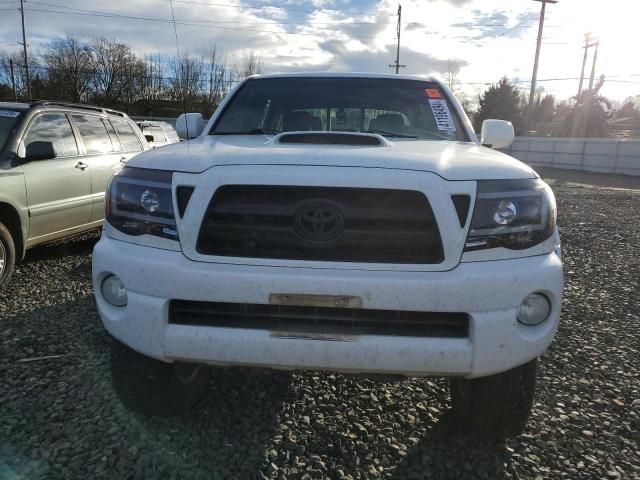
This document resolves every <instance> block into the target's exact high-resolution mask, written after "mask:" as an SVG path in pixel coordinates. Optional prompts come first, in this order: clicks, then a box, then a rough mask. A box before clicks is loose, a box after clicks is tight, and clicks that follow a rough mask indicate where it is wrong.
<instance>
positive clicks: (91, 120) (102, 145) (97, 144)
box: [72, 114, 113, 155]
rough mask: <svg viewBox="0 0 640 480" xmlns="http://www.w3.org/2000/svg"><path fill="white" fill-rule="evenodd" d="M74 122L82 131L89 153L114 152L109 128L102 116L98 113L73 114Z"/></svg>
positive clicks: (81, 134)
mask: <svg viewBox="0 0 640 480" xmlns="http://www.w3.org/2000/svg"><path fill="white" fill-rule="evenodd" d="M72 118H73V122H74V123H75V124H76V126H77V127H78V130H79V131H80V136H81V137H82V141H83V142H84V148H85V150H86V153H87V155H95V154H99V153H111V152H113V145H112V144H111V140H110V139H109V134H108V133H107V128H106V127H105V126H104V123H102V118H100V117H98V116H96V115H78V114H74V115H72Z"/></svg>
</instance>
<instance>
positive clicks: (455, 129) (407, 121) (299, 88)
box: [209, 77, 468, 140]
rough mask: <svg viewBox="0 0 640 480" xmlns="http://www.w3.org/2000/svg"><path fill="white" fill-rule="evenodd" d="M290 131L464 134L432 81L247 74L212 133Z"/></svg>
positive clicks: (440, 136)
mask: <svg viewBox="0 0 640 480" xmlns="http://www.w3.org/2000/svg"><path fill="white" fill-rule="evenodd" d="M292 131H340V132H369V133H379V134H382V135H384V136H388V137H395V138H416V139H421V140H468V138H467V136H466V134H465V133H464V131H463V129H462V126H461V123H460V121H459V119H458V118H457V116H456V114H455V113H454V108H453V107H452V105H451V104H450V103H449V101H448V100H447V99H446V98H445V96H444V93H443V92H442V91H441V90H440V89H439V87H438V86H437V85H436V84H434V83H431V82H425V81H419V80H400V79H387V78H335V77H328V78H317V77H316V78H308V77H307V78H265V79H255V80H249V81H248V82H247V83H246V84H245V85H244V86H243V87H242V88H241V89H240V90H239V91H238V92H237V93H236V94H235V95H234V97H233V98H232V99H231V101H230V103H229V104H228V105H227V107H226V108H225V110H224V111H223V113H222V116H221V117H220V119H219V120H218V121H217V122H216V124H215V125H214V126H213V128H212V129H211V131H210V132H209V133H210V134H211V135H248V134H261V133H280V132H292Z"/></svg>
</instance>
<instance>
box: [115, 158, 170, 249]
mask: <svg viewBox="0 0 640 480" xmlns="http://www.w3.org/2000/svg"><path fill="white" fill-rule="evenodd" d="M172 177H173V172H167V171H164V170H151V169H145V168H133V167H125V168H123V169H122V170H121V171H120V173H118V174H117V175H116V176H114V177H113V179H112V180H111V184H110V185H109V188H108V189H107V197H106V220H107V222H109V223H110V224H111V225H112V226H113V227H114V228H115V229H117V230H119V231H121V232H122V233H125V234H127V235H136V236H137V235H154V236H157V237H162V238H167V239H169V240H178V231H177V230H176V219H175V214H174V211H173V198H172V194H171V179H172Z"/></svg>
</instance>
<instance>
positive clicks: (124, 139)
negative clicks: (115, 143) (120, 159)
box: [111, 119, 142, 152]
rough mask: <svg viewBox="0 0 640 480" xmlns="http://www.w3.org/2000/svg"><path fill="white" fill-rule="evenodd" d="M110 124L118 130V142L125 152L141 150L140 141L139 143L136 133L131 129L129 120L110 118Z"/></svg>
mask: <svg viewBox="0 0 640 480" xmlns="http://www.w3.org/2000/svg"><path fill="white" fill-rule="evenodd" d="M111 124H112V125H113V128H115V130H116V132H118V137H120V143H122V147H123V148H124V151H125V152H140V151H142V143H140V139H139V138H138V135H136V132H134V131H133V128H132V127H131V125H129V122H127V121H126V120H115V119H111Z"/></svg>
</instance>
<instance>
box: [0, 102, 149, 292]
mask: <svg viewBox="0 0 640 480" xmlns="http://www.w3.org/2000/svg"><path fill="white" fill-rule="evenodd" d="M146 145H147V142H146V141H145V139H144V136H143V135H142V132H141V131H140V129H139V128H138V127H137V126H136V124H135V123H134V122H133V121H131V120H130V119H129V117H127V115H125V114H124V113H122V112H117V111H114V110H108V109H103V108H100V107H92V106H87V105H75V104H69V103H61V102H51V101H37V102H33V103H5V102H0V288H2V287H3V286H5V285H6V284H7V283H8V282H9V278H10V277H11V274H12V272H13V270H14V266H15V262H16V260H19V259H21V258H22V257H24V255H25V252H26V250H27V249H28V248H30V247H33V246H34V245H38V244H40V243H44V242H48V241H50V240H56V239H59V238H62V237H65V236H68V235H72V234H75V233H78V232H82V231H85V230H90V229H93V228H97V227H99V226H100V225H102V222H103V220H104V208H105V201H104V196H105V190H106V187H107V184H108V183H109V181H110V180H111V177H112V176H113V174H114V173H116V172H117V171H118V170H120V168H121V167H122V165H123V164H124V163H126V162H127V160H129V159H130V158H131V157H133V156H134V155H136V154H138V153H140V152H142V151H143V150H145V149H146V148H147V146H146Z"/></svg>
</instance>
